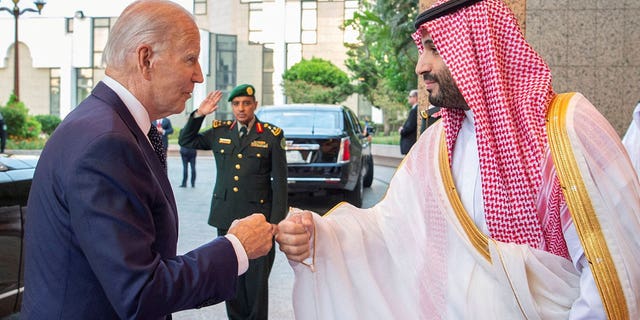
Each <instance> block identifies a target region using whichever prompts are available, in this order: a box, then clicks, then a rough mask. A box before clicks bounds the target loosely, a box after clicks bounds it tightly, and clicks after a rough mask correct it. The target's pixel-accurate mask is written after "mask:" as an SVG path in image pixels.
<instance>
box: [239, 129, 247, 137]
mask: <svg viewBox="0 0 640 320" xmlns="http://www.w3.org/2000/svg"><path fill="white" fill-rule="evenodd" d="M246 135H247V127H245V126H242V128H240V139H242V138H244V137H245V136H246Z"/></svg>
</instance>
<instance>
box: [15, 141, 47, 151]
mask: <svg viewBox="0 0 640 320" xmlns="http://www.w3.org/2000/svg"><path fill="white" fill-rule="evenodd" d="M46 142H47V140H45V139H38V138H36V139H22V140H13V139H7V149H9V150H38V149H42V148H44V144H45V143H46Z"/></svg>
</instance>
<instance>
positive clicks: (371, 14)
mask: <svg viewBox="0 0 640 320" xmlns="http://www.w3.org/2000/svg"><path fill="white" fill-rule="evenodd" d="M362 7H363V9H364V10H363V11H362V12H357V13H356V14H355V15H354V17H353V19H350V20H347V21H345V27H349V28H352V29H354V30H356V31H358V32H359V34H360V37H359V42H358V43H357V44H347V48H348V51H347V56H348V58H347V60H346V62H345V64H346V66H347V68H348V69H349V70H350V71H351V72H352V74H353V78H354V79H355V80H358V85H357V86H356V92H358V93H360V94H362V95H364V96H365V97H366V98H367V99H368V100H369V101H371V103H373V105H375V106H377V107H379V108H381V109H382V112H383V121H384V125H385V127H384V129H385V130H384V131H385V134H388V132H389V124H390V123H391V122H394V121H395V122H397V121H398V120H399V118H400V116H403V112H402V111H404V110H406V104H407V102H406V97H407V93H408V92H409V90H411V89H415V87H416V85H417V77H416V75H415V72H414V68H415V65H416V62H417V58H418V51H417V49H416V46H415V44H414V43H413V39H411V34H412V33H413V32H414V31H415V30H414V27H413V22H414V20H415V17H416V15H417V14H418V0H375V1H374V0H363V2H362Z"/></svg>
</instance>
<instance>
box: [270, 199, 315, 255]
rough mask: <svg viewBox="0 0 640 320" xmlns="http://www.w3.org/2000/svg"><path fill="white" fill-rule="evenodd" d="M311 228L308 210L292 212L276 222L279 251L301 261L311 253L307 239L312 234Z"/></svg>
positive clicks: (312, 225) (311, 221)
mask: <svg viewBox="0 0 640 320" xmlns="http://www.w3.org/2000/svg"><path fill="white" fill-rule="evenodd" d="M313 230H314V223H313V216H312V213H311V212H310V211H297V212H293V213H292V214H291V215H289V217H287V219H285V220H282V221H281V222H280V223H279V224H278V234H277V235H276V241H277V242H278V244H279V245H280V251H282V252H284V253H285V255H286V256H287V259H289V260H292V261H296V262H303V260H305V259H306V258H308V257H309V256H310V255H311V245H310V243H309V241H310V240H311V237H312V236H313Z"/></svg>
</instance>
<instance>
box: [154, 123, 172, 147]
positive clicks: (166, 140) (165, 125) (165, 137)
mask: <svg viewBox="0 0 640 320" xmlns="http://www.w3.org/2000/svg"><path fill="white" fill-rule="evenodd" d="M156 121H157V120H154V121H152V124H153V125H154V126H155V125H157V124H156ZM160 121H162V123H161V126H162V130H164V133H163V134H162V145H163V146H164V150H165V151H166V150H167V148H168V147H169V135H170V134H172V133H173V127H172V126H171V120H169V119H168V118H162V119H160Z"/></svg>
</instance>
